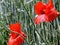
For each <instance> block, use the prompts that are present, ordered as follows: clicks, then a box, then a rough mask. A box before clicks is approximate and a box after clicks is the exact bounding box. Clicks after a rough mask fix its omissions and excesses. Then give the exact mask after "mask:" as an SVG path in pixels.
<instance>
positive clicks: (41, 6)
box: [34, 2, 46, 15]
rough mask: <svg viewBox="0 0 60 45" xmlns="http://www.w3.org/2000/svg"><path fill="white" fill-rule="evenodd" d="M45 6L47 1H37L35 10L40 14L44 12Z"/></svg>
mask: <svg viewBox="0 0 60 45" xmlns="http://www.w3.org/2000/svg"><path fill="white" fill-rule="evenodd" d="M45 6H46V4H45V3H42V2H37V3H36V4H35V5H34V11H35V13H36V14H38V15H40V14H41V13H42V11H43V9H45Z"/></svg>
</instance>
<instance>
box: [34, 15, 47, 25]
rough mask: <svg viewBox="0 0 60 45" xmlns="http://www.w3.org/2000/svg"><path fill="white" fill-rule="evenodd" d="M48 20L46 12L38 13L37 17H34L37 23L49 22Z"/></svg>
mask: <svg viewBox="0 0 60 45" xmlns="http://www.w3.org/2000/svg"><path fill="white" fill-rule="evenodd" d="M47 21H48V17H47V16H46V15H45V14H43V15H38V16H37V17H35V19H34V22H35V23H36V24H39V23H41V22H47Z"/></svg>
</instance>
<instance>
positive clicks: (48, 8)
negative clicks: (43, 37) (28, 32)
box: [34, 0, 60, 24]
mask: <svg viewBox="0 0 60 45" xmlns="http://www.w3.org/2000/svg"><path fill="white" fill-rule="evenodd" d="M34 9H35V13H36V14H37V15H38V16H37V17H35V19H34V21H35V23H36V24H39V23H40V22H52V21H53V20H54V19H56V17H57V16H58V14H60V12H57V11H56V9H55V8H54V4H53V2H52V0H49V2H48V4H45V3H42V2H37V3H36V4H35V6H34Z"/></svg>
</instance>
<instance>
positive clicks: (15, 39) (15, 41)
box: [8, 23, 26, 45]
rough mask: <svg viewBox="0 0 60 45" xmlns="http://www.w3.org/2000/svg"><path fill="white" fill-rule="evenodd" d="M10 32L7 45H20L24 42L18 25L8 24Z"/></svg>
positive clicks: (23, 34) (23, 35) (22, 33)
mask: <svg viewBox="0 0 60 45" xmlns="http://www.w3.org/2000/svg"><path fill="white" fill-rule="evenodd" d="M10 31H11V32H10V38H9V40H8V45H20V44H21V43H22V42H24V38H25V37H26V34H25V33H24V32H22V31H21V24H20V23H15V24H10ZM17 33H18V34H17Z"/></svg>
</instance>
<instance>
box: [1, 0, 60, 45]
mask: <svg viewBox="0 0 60 45" xmlns="http://www.w3.org/2000/svg"><path fill="white" fill-rule="evenodd" d="M37 1H42V2H45V3H47V2H48V0H0V45H7V42H8V38H9V32H10V31H9V24H10V23H16V22H21V24H22V30H23V31H24V32H25V33H26V35H27V37H26V39H25V41H24V43H22V45H60V44H59V43H60V16H58V18H56V20H54V21H53V22H52V23H41V24H40V25H36V24H34V17H35V13H34V4H35V3H36V2H37ZM53 2H54V5H55V8H56V10H57V11H60V0H53Z"/></svg>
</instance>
